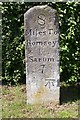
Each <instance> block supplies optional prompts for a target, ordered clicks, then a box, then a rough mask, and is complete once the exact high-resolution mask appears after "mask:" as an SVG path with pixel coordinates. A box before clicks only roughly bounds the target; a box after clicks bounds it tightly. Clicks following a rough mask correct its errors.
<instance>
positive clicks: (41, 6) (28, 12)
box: [24, 5, 57, 16]
mask: <svg viewBox="0 0 80 120" xmlns="http://www.w3.org/2000/svg"><path fill="white" fill-rule="evenodd" d="M37 10H45V11H46V12H50V13H51V12H52V13H53V12H54V13H56V12H57V11H56V10H55V9H53V8H51V7H50V6H48V5H39V6H34V7H32V8H30V9H29V10H28V11H27V12H26V13H25V14H24V16H26V15H28V14H30V13H31V12H35V11H37Z"/></svg>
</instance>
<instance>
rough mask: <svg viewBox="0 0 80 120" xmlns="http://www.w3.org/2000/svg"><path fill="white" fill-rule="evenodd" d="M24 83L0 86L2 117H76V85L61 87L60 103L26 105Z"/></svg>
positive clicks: (77, 114)
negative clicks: (0, 91)
mask: <svg viewBox="0 0 80 120" xmlns="http://www.w3.org/2000/svg"><path fill="white" fill-rule="evenodd" d="M25 88H26V87H25V85H17V86H6V85H5V86H3V87H2V118H78V117H79V108H78V106H79V105H78V103H79V102H80V99H79V97H78V92H77V87H70V86H67V87H61V90H60V93H61V94H60V103H61V105H56V106H54V105H53V103H50V104H47V105H28V106H27V103H26V99H27V97H26V96H27V95H26V89H25Z"/></svg>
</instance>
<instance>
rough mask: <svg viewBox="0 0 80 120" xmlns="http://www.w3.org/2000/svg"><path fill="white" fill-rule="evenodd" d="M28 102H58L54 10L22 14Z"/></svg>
mask: <svg viewBox="0 0 80 120" xmlns="http://www.w3.org/2000/svg"><path fill="white" fill-rule="evenodd" d="M24 33H25V44H26V47H25V51H26V52H25V56H26V84H27V103H29V104H38V103H46V102H54V104H57V103H59V42H58V40H59V24H58V20H57V11H56V10H54V9H52V8H51V7H49V6H35V7H33V8H31V9H29V10H28V11H27V12H26V13H25V14H24Z"/></svg>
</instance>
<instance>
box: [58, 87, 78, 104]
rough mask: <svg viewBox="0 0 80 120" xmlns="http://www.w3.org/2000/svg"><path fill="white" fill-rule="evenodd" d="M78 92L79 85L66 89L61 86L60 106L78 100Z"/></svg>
mask: <svg viewBox="0 0 80 120" xmlns="http://www.w3.org/2000/svg"><path fill="white" fill-rule="evenodd" d="M79 90H80V86H79V85H76V86H67V87H64V86H62V87H61V88H60V104H63V103H67V102H72V101H75V100H78V99H80V94H79Z"/></svg>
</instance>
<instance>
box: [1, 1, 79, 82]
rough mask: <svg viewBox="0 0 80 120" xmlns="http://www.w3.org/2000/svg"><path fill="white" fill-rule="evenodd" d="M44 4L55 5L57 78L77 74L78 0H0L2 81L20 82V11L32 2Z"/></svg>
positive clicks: (22, 59) (71, 77)
mask: <svg viewBox="0 0 80 120" xmlns="http://www.w3.org/2000/svg"><path fill="white" fill-rule="evenodd" d="M41 4H48V5H49V6H51V7H52V8H55V9H57V11H58V14H59V24H60V61H61V64H60V66H61V67H60V70H61V81H66V82H69V83H71V84H72V83H75V82H76V81H77V79H80V78H79V57H80V52H79V44H80V41H79V33H80V24H79V22H80V3H77V2H66V3H62V2H60V3H58V2H57V3H53V2H50V3H47V2H42V3H41V2H30V3H29V2H27V3H20V2H10V3H9V2H4V3H3V4H2V26H3V28H2V31H3V32H2V76H3V82H7V83H9V84H14V83H17V82H24V81H25V79H24V76H25V54H24V53H25V49H24V48H25V42H24V13H25V12H26V11H27V10H28V9H29V8H30V7H33V6H35V5H41Z"/></svg>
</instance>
